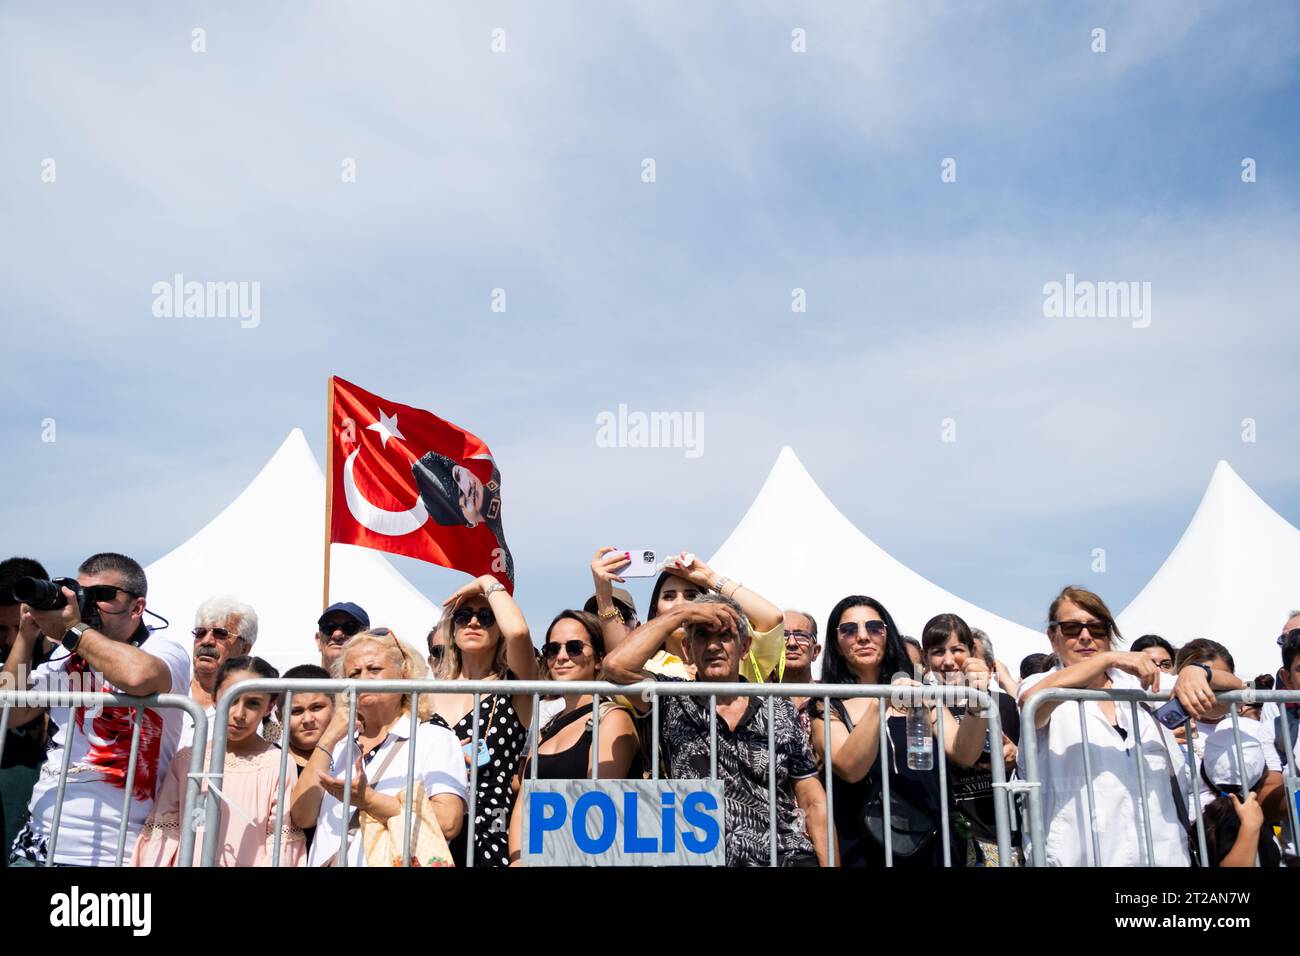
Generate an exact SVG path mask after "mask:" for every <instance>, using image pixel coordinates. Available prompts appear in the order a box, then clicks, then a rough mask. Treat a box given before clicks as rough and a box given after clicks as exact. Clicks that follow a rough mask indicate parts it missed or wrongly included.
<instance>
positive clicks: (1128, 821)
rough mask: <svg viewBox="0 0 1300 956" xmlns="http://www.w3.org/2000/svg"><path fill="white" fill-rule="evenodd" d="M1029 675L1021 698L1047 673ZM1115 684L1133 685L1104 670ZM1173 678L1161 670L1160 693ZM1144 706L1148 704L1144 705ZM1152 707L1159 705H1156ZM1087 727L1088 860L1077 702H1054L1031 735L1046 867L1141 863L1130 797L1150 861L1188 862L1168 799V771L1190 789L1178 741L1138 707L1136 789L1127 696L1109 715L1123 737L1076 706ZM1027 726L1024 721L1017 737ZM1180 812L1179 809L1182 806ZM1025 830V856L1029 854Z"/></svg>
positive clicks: (1094, 707) (1090, 706)
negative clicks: (1146, 822) (1147, 824)
mask: <svg viewBox="0 0 1300 956" xmlns="http://www.w3.org/2000/svg"><path fill="white" fill-rule="evenodd" d="M1056 670H1059V668H1056V669H1055V670H1052V671H1048V672H1047V673H1043V674H1033V675H1031V676H1030V677H1028V678H1026V679H1025V681H1024V683H1022V684H1021V685H1020V695H1019V696H1020V700H1022V701H1023V700H1024V696H1025V692H1026V691H1028V690H1029V689H1030V688H1032V687H1033V686H1034V685H1035V684H1037V683H1038V682H1039V681H1041V680H1043V679H1044V678H1045V677H1047V676H1048V674H1052V673H1055V671H1056ZM1107 674H1108V676H1109V677H1110V680H1111V684H1112V685H1113V686H1114V687H1115V688H1117V689H1118V688H1133V689H1140V688H1141V684H1140V682H1139V681H1138V679H1137V678H1136V677H1134V676H1133V675H1131V674H1129V673H1127V672H1125V671H1121V670H1117V669H1111V670H1109V671H1107ZM1173 684H1174V677H1173V675H1170V674H1163V675H1161V690H1171V689H1172V688H1173ZM1148 706H1150V705H1148ZM1156 706H1157V707H1158V705H1156ZM1083 711H1084V715H1085V719H1086V720H1087V729H1088V750H1089V757H1090V760H1091V764H1092V773H1093V788H1092V792H1093V797H1094V800H1095V812H1096V820H1097V823H1096V829H1097V842H1098V845H1099V847H1100V850H1101V859H1100V860H1096V861H1094V860H1093V849H1092V837H1091V833H1092V829H1093V826H1092V822H1091V820H1090V818H1089V815H1088V793H1087V778H1086V775H1085V773H1084V762H1083V732H1082V728H1081V726H1080V722H1079V705H1078V704H1077V703H1075V702H1073V701H1064V702H1062V703H1060V704H1059V705H1058V706H1057V707H1056V709H1055V710H1054V711H1052V715H1051V717H1050V718H1049V720H1048V722H1047V726H1045V727H1043V728H1041V729H1039V730H1037V731H1036V732H1035V734H1036V736H1035V742H1036V744H1037V747H1038V767H1039V772H1040V773H1041V775H1042V795H1043V822H1044V826H1045V827H1046V829H1047V832H1046V839H1045V841H1044V842H1045V848H1044V849H1045V851H1046V856H1047V863H1048V865H1049V866H1093V865H1099V866H1147V865H1148V861H1147V848H1146V838H1145V836H1144V834H1143V830H1142V817H1141V816H1140V815H1139V814H1140V812H1141V811H1139V809H1138V807H1137V801H1138V800H1141V801H1142V803H1143V805H1144V806H1145V807H1146V812H1147V813H1148V814H1149V816H1150V820H1151V843H1152V849H1153V851H1154V861H1153V862H1154V865H1155V866H1190V865H1191V856H1190V854H1189V852H1188V838H1187V831H1186V829H1184V826H1183V822H1182V821H1183V819H1184V816H1183V814H1182V813H1180V811H1179V808H1178V806H1177V805H1176V803H1175V801H1174V794H1173V788H1172V787H1171V786H1170V781H1169V775H1170V768H1171V761H1172V769H1173V772H1174V774H1176V775H1177V778H1178V785H1179V790H1180V792H1181V793H1182V794H1183V795H1184V799H1186V795H1187V794H1188V793H1189V789H1188V788H1189V785H1190V783H1191V781H1190V779H1189V774H1188V770H1187V761H1186V760H1185V759H1184V756H1183V753H1182V750H1181V748H1180V747H1179V745H1178V742H1177V741H1176V740H1175V739H1174V737H1173V734H1171V733H1170V732H1169V731H1168V730H1166V729H1165V727H1163V726H1162V725H1161V724H1160V723H1159V721H1157V720H1156V719H1155V718H1154V717H1153V716H1152V715H1151V713H1150V711H1148V710H1146V709H1145V708H1144V707H1141V706H1139V707H1138V725H1139V734H1140V736H1141V754H1142V760H1143V761H1144V773H1145V776H1146V791H1145V793H1142V792H1141V791H1140V789H1139V787H1138V774H1137V766H1136V764H1135V758H1134V753H1133V748H1134V746H1135V736H1137V735H1135V734H1134V728H1133V713H1132V708H1131V706H1130V705H1129V703H1128V702H1127V701H1121V702H1116V704H1115V715H1116V719H1117V721H1118V723H1119V726H1120V727H1121V728H1122V729H1123V730H1124V732H1125V734H1127V738H1126V737H1125V736H1123V735H1121V734H1120V733H1119V731H1117V730H1116V729H1115V727H1113V726H1112V725H1111V723H1110V721H1108V720H1107V719H1106V717H1105V716H1104V715H1103V714H1102V711H1101V707H1100V705H1099V704H1097V703H1095V702H1092V701H1089V702H1086V703H1085V704H1084V705H1083ZM1031 731H1032V728H1030V727H1028V726H1027V725H1026V726H1023V727H1022V728H1021V736H1022V738H1023V736H1024V735H1025V734H1027V733H1030V732H1031ZM1023 760H1024V748H1023V745H1022V747H1021V749H1020V753H1019V756H1018V757H1017V764H1018V769H1019V771H1020V775H1021V777H1023V778H1025V779H1028V775H1027V773H1026V772H1025V767H1024V763H1023ZM1192 792H1194V791H1192ZM1183 811H1184V812H1185V811H1186V807H1184V808H1183ZM1030 850H1031V848H1030V847H1029V839H1028V834H1026V855H1028V854H1029V852H1030Z"/></svg>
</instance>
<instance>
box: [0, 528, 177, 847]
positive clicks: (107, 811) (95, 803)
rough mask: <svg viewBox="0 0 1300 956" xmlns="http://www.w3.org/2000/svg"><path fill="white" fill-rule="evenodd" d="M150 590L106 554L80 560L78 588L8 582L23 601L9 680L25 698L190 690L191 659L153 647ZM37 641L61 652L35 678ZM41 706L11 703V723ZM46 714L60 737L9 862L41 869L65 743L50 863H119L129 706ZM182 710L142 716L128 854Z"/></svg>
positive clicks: (133, 566) (130, 566)
mask: <svg viewBox="0 0 1300 956" xmlns="http://www.w3.org/2000/svg"><path fill="white" fill-rule="evenodd" d="M146 590H147V584H146V582H145V576H144V569H143V568H141V567H140V565H139V564H138V563H136V562H135V561H133V560H132V559H131V558H128V557H126V556H125V555H121V554H112V553H103V554H96V555H92V556H91V557H89V558H87V559H86V560H85V561H84V562H83V563H82V565H81V567H80V568H79V569H78V572H77V579H76V581H69V580H67V579H56V580H55V581H54V582H50V581H43V580H40V579H37V578H23V579H20V580H19V581H17V582H15V584H14V596H15V597H16V598H18V599H20V600H21V601H23V607H22V620H21V623H20V625H19V629H18V635H17V637H15V639H14V644H13V647H12V649H11V650H10V653H9V656H8V658H7V659H6V660H5V665H4V673H5V677H6V682H7V683H8V684H9V685H10V686H15V687H19V688H28V689H30V690H33V691H46V690H53V691H59V690H64V691H67V690H81V691H83V692H84V691H90V690H93V689H96V688H95V687H93V686H92V682H97V681H98V680H99V679H102V681H103V683H104V684H105V686H104V688H103V689H104V690H105V691H115V692H118V693H122V694H129V695H132V696H137V697H143V696H147V695H150V694H166V693H172V694H181V695H185V694H187V693H188V692H189V682H190V659H189V655H188V654H187V653H186V650H185V649H184V648H183V647H181V646H180V645H178V644H176V643H175V642H173V641H168V640H164V639H150V637H149V631H148V629H147V628H146V627H145V626H144V622H143V620H142V618H143V615H144V608H145V593H146ZM42 635H44V637H42ZM45 638H48V639H49V640H50V641H53V642H56V643H58V644H62V647H61V648H55V653H54V654H53V655H52V656H51V657H50V659H49V660H48V661H46V662H45V663H44V664H41V665H40V666H39V667H37V668H36V669H35V670H34V671H32V670H31V669H30V665H31V661H32V656H33V654H34V652H35V650H36V648H37V645H38V643H39V642H40V641H42V640H44V639H45ZM146 644H147V646H146ZM46 709H47V708H45V707H14V708H13V713H12V715H11V720H12V721H13V722H14V723H15V724H22V723H25V722H27V721H29V720H32V719H33V718H35V717H37V716H39V715H40V714H41V713H43V712H44V711H45V710H46ZM48 710H49V715H50V719H51V721H52V722H53V723H54V724H55V725H57V727H58V730H57V732H55V734H54V736H53V738H52V739H51V741H50V751H49V757H48V760H47V761H46V763H45V766H44V767H43V768H42V771H41V776H40V779H39V780H37V782H36V787H35V789H34V790H33V792H32V800H31V804H30V806H29V807H28V813H29V814H30V816H29V818H28V820H27V823H26V825H25V826H24V827H23V829H22V830H21V831H20V832H19V834H18V836H17V838H16V839H15V840H14V845H13V850H12V856H11V857H10V865H11V866H39V865H43V864H44V863H46V862H47V859H48V843H49V838H50V835H51V829H52V826H53V820H54V816H55V810H56V806H55V805H56V801H57V793H58V786H59V776H60V773H61V771H62V765H63V756H64V754H63V749H64V747H65V746H66V747H70V748H71V753H70V754H69V758H70V760H69V764H68V777H67V782H66V786H65V793H64V801H63V812H62V815H61V817H60V825H59V834H58V841H57V848H56V851H55V853H56V856H55V859H54V861H53V862H54V863H55V864H56V865H71V866H110V865H112V864H114V863H115V862H116V849H117V830H118V827H119V825H120V823H121V818H122V803H123V796H124V795H123V792H122V791H123V789H124V788H125V786H126V776H127V772H128V766H127V765H128V762H129V756H130V752H131V730H132V709H131V708H129V707H106V708H104V709H103V710H102V711H100V712H99V713H98V714H97V713H96V712H95V710H94V709H88V708H85V707H67V706H63V707H60V706H58V705H57V704H54V705H52V706H51V707H49V708H48ZM181 714H182V712H181V711H180V710H177V709H173V708H163V709H160V710H153V709H151V708H145V709H144V713H143V716H142V719H141V732H140V749H139V754H138V761H137V766H136V772H135V782H134V788H133V790H134V793H133V799H132V801H131V805H130V817H129V821H128V824H127V845H128V846H131V845H133V841H134V840H136V839H137V838H138V837H139V834H140V828H141V826H142V825H143V823H144V820H145V818H146V817H147V816H148V815H149V811H150V810H151V809H152V808H153V802H154V796H155V793H156V790H157V785H158V781H159V779H160V778H161V777H162V775H163V774H164V773H166V771H167V766H168V764H169V763H170V762H171V759H172V756H173V755H174V754H175V753H176V747H177V741H178V740H179V738H180V732H181ZM74 727H75V731H74V732H72V733H71V742H70V743H69V736H70V729H71V728H74Z"/></svg>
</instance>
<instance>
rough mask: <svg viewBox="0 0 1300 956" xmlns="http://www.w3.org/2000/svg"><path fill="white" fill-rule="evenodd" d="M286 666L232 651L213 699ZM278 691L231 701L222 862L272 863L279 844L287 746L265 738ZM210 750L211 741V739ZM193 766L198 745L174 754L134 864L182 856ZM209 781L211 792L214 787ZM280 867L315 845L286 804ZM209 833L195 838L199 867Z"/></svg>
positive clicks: (291, 768) (289, 778) (301, 860)
mask: <svg viewBox="0 0 1300 956" xmlns="http://www.w3.org/2000/svg"><path fill="white" fill-rule="evenodd" d="M279 676H280V672H279V671H277V670H276V669H275V668H274V667H272V666H271V665H270V664H268V663H267V662H266V661H264V660H262V659H261V658H260V657H231V658H228V659H227V660H225V661H223V662H222V664H221V666H220V667H219V668H218V669H217V673H216V677H215V682H214V683H213V688H214V690H213V699H214V700H220V699H221V695H222V694H223V693H225V691H226V690H227V689H229V688H230V687H232V686H234V685H235V684H237V683H239V682H240V681H245V680H254V679H256V678H259V677H264V678H275V677H279ZM276 697H277V695H276V694H272V693H269V692H267V691H251V692H249V693H247V694H240V695H239V696H238V697H237V698H235V701H234V702H233V703H232V704H231V705H230V711H229V713H228V714H227V725H226V759H225V765H224V770H223V776H222V779H221V798H222V799H221V837H220V839H219V840H218V842H217V845H218V847H219V848H220V855H219V856H218V858H217V866H270V865H271V862H272V860H273V858H274V849H275V816H276V801H277V799H278V796H279V793H280V748H279V747H277V746H275V745H274V744H271V743H267V741H265V740H263V739H262V738H261V737H260V736H258V728H259V727H260V726H261V724H262V721H264V720H267V719H268V718H270V716H271V711H272V708H273V707H274V706H275V701H276ZM208 750H209V756H211V746H210V745H209V748H208ZM189 768H190V748H189V747H183V748H181V749H180V750H179V751H177V753H176V757H174V758H173V759H172V763H171V767H170V768H169V769H168V771H167V776H166V777H165V778H164V779H163V783H162V787H161V788H160V790H159V792H158V800H157V802H156V803H155V804H154V808H153V812H151V813H150V814H149V819H148V820H147V821H146V822H145V825H144V829H143V830H142V831H141V832H140V839H139V842H138V843H136V847H135V854H134V856H133V857H132V859H131V864H132V865H133V866H175V865H176V862H177V859H178V857H179V856H180V845H181V844H180V833H181V831H180V828H181V819H180V812H181V806H182V804H183V803H184V801H185V789H186V786H187V784H188V782H189V781H188V779H187V778H188V776H189ZM297 780H298V772H297V766H296V764H294V762H293V761H289V765H288V767H287V768H286V783H285V789H284V792H285V794H286V797H285V799H286V800H287V799H288V794H291V793H292V792H293V787H294V784H295V783H297ZM206 789H207V788H206V786H205V787H204V791H205V792H206ZM282 817H283V824H282V826H283V831H282V834H281V840H280V865H281V866H303V865H305V864H306V862H307V843H306V840H305V838H304V836H303V832H302V830H301V829H299V828H298V827H295V826H293V824H292V821H291V820H290V819H289V811H288V809H287V808H286V809H285V810H284V811H283V814H282ZM202 851H203V838H202V835H201V834H197V835H196V837H195V840H194V865H195V866H198V865H199V858H200V856H201V855H202Z"/></svg>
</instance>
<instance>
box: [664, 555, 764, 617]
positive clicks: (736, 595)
mask: <svg viewBox="0 0 1300 956" xmlns="http://www.w3.org/2000/svg"><path fill="white" fill-rule="evenodd" d="M691 557H692V556H691V555H688V554H682V555H681V557H679V558H678V559H677V560H676V562H669V563H668V564H667V565H665V566H664V570H665V571H667V572H668V573H669V574H672V575H675V576H676V577H679V578H682V579H683V580H686V581H689V582H691V583H692V584H694V585H695V586H696V587H699V588H703V589H705V590H709V591H717V592H718V593H719V594H721V595H722V596H723V597H729V598H731V599H732V600H733V601H735V602H736V603H737V604H739V605H740V609H741V610H742V611H744V612H745V617H747V618H749V623H750V626H751V627H753V629H754V630H755V631H757V632H759V633H762V632H763V631H770V630H772V628H774V627H776V626H777V625H778V624H781V623H783V622H784V620H785V615H784V614H782V613H781V609H780V608H779V607H777V606H776V605H775V604H773V603H772V602H771V601H769V600H768V599H767V598H765V597H763V596H762V595H760V594H755V593H754V592H753V591H751V590H750V589H749V588H747V587H745V586H744V585H743V584H740V583H738V582H736V581H732V580H730V579H727V578H723V577H721V576H720V575H719V574H717V573H716V572H715V571H714V570H713V569H712V568H710V567H709V566H708V565H707V564H705V563H704V562H703V561H701V560H700V559H699V558H693V560H692V561H691V563H690V564H684V563H683V562H684V559H686V558H691ZM719 582H721V587H719Z"/></svg>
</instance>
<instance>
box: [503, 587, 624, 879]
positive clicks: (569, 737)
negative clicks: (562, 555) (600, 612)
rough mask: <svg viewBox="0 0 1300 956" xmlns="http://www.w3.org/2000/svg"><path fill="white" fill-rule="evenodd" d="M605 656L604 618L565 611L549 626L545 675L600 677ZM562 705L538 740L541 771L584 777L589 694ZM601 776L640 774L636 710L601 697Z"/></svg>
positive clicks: (522, 773) (514, 828) (517, 831)
mask: <svg viewBox="0 0 1300 956" xmlns="http://www.w3.org/2000/svg"><path fill="white" fill-rule="evenodd" d="M604 656H605V647H604V640H603V638H602V637H601V631H600V622H599V620H598V619H597V618H596V616H595V615H594V614H588V613H587V612H585V611H561V612H560V613H559V614H558V615H556V618H555V620H553V621H552V622H551V626H550V627H549V628H547V630H546V642H545V643H544V644H543V645H542V657H543V659H544V660H545V661H546V670H547V673H546V675H545V679H546V680H557V681H594V680H599V679H600V678H599V674H600V662H601V659H602V658H603V657H604ZM563 700H564V709H563V710H562V711H560V712H559V713H558V714H556V715H555V716H554V717H552V718H551V719H550V720H549V721H548V722H547V723H546V725H545V726H544V727H543V728H542V731H541V734H540V735H539V737H538V744H537V755H538V757H537V776H538V778H539V779H542V780H580V779H582V778H584V777H589V776H591V761H592V752H591V744H592V739H593V737H594V733H593V726H592V724H593V717H592V713H591V709H592V699H591V695H590V694H565V695H564V697H563ZM599 721H600V767H599V775H600V779H601V780H620V779H625V778H627V777H639V776H640V775H639V774H638V773H635V772H634V769H635V768H634V764H635V763H636V762H637V757H638V756H639V753H640V745H639V742H638V740H637V733H636V728H635V727H634V726H633V723H632V715H631V714H630V713H628V711H627V710H626V709H624V708H623V707H619V706H618V705H617V704H615V703H614V702H613V701H610V700H608V699H606V700H602V701H601V702H600V718H599ZM530 761H531V755H530V754H527V753H526V754H524V758H523V761H522V762H521V763H520V765H519V772H518V774H517V775H516V776H515V780H514V784H513V789H514V790H515V791H516V792H517V793H519V794H520V796H518V797H516V799H515V809H514V812H513V813H512V814H511V816H510V865H511V866H515V865H517V864H518V863H519V856H520V847H521V845H522V844H521V842H520V841H521V839H522V833H523V798H522V791H523V781H524V780H526V779H528V777H529V776H530V774H531V766H530Z"/></svg>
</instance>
